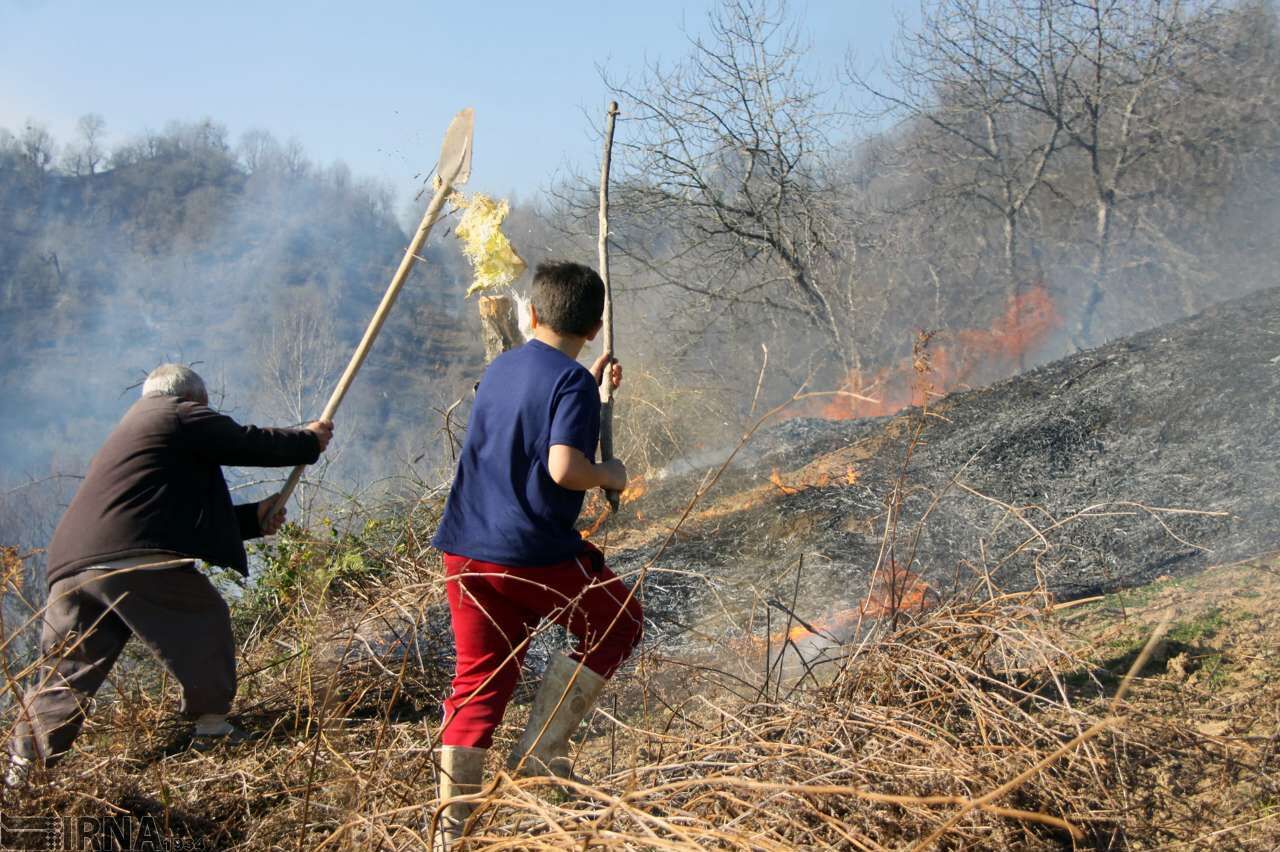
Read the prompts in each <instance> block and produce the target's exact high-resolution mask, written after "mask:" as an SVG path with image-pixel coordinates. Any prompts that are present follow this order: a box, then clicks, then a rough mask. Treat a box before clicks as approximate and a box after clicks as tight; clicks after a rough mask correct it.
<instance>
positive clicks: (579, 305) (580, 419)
mask: <svg viewBox="0 0 1280 852" xmlns="http://www.w3.org/2000/svg"><path fill="white" fill-rule="evenodd" d="M530 302H531V303H530V307H529V316H530V324H531V325H532V327H533V337H532V339H531V340H529V342H528V343H526V344H524V345H523V346H521V347H518V348H516V349H513V350H511V351H509V352H505V353H503V354H502V355H500V356H498V357H497V358H495V359H494V361H493V363H492V364H490V365H489V368H488V369H487V370H486V371H485V374H484V377H483V378H482V379H481V381H480V385H479V387H478V389H477V391H476V398H475V404H474V406H473V407H472V409H471V418H470V420H469V422H468V424H467V437H466V441H465V443H464V445H463V448H462V455H461V457H460V458H459V459H458V470H457V475H456V477H455V479H454V482H453V488H452V490H451V491H450V493H449V499H448V502H447V503H446V505H445V511H444V517H443V518H442V519H441V522H440V529H439V531H438V532H437V533H436V537H435V539H434V540H433V541H432V544H433V545H434V546H435V547H436V548H437V549H439V550H441V551H443V553H444V566H445V576H446V581H445V583H446V590H447V592H448V598H449V611H450V614H451V616H452V620H453V634H454V641H455V643H456V646H457V668H456V671H455V675H454V679H453V690H452V694H451V695H450V697H449V698H448V700H446V701H445V704H444V721H443V730H442V734H441V743H442V748H441V756H440V768H441V780H440V798H441V800H445V799H449V798H452V797H453V796H458V795H465V794H468V793H474V792H476V791H477V790H479V788H480V781H481V774H482V770H483V767H484V757H485V752H486V750H487V749H488V748H489V747H490V745H492V742H493V732H494V729H495V728H497V726H498V724H499V722H501V721H502V715H503V712H504V710H505V709H506V706H507V702H508V701H510V699H511V694H512V692H513V691H514V690H515V686H516V681H517V679H518V677H519V673H520V664H521V661H522V660H523V659H524V655H525V651H526V649H527V647H528V640H529V638H530V637H531V636H532V634H533V632H534V631H535V630H536V628H537V626H538V623H539V622H540V621H541V620H542V619H543V618H546V619H549V620H551V621H554V622H555V623H557V624H560V625H562V626H564V627H565V628H566V629H567V630H568V631H569V632H571V633H572V634H573V635H574V636H575V637H577V640H578V650H577V651H575V652H574V653H573V654H572V655H569V656H563V655H557V656H556V657H555V658H554V659H552V661H551V663H550V664H549V665H548V666H547V670H546V673H545V674H544V675H543V680H542V685H541V687H540V689H539V691H538V694H537V696H536V697H535V698H534V702H533V707H532V710H531V712H530V717H529V724H528V727H527V729H526V730H525V732H524V735H523V736H521V738H520V740H519V743H518V744H517V745H516V747H515V749H514V750H513V752H512V753H511V756H510V759H509V760H508V762H507V765H508V767H509V768H510V769H511V770H513V771H514V772H516V773H519V774H526V775H535V774H536V775H545V774H554V775H557V776H560V777H569V774H570V773H569V769H570V760H569V757H568V752H569V737H570V736H571V735H572V734H573V732H574V731H575V730H576V729H577V727H578V724H579V723H580V722H581V721H582V720H583V718H584V717H585V716H586V715H587V713H588V712H589V711H590V709H591V707H592V705H593V704H594V703H595V701H596V699H597V697H598V696H599V695H600V691H601V690H602V689H603V688H604V684H605V682H606V680H607V679H608V678H609V677H610V676H611V675H612V674H613V673H614V671H616V670H617V668H618V667H619V666H620V665H621V664H622V663H623V661H624V660H626V658H627V656H628V655H629V654H630V653H631V651H632V649H633V648H634V647H635V646H636V644H637V643H638V642H639V640H640V634H641V626H642V613H641V608H640V604H639V602H638V601H637V600H636V599H635V597H633V596H630V593H629V590H628V589H627V587H626V586H625V585H623V583H622V581H621V580H620V579H618V577H617V576H616V575H614V574H613V572H611V571H610V570H609V569H608V568H607V567H605V564H604V558H603V555H602V554H601V553H600V551H599V550H598V549H596V548H595V547H594V546H593V545H591V544H590V543H588V542H587V541H585V540H583V539H582V537H581V536H579V534H578V532H577V531H576V530H575V529H574V526H573V525H574V522H575V521H576V520H577V517H578V513H579V512H580V511H581V510H582V502H583V497H584V496H585V492H586V491H588V490H589V489H592V488H605V489H613V490H619V491H620V490H622V489H623V488H624V487H625V486H626V483H627V471H626V468H625V467H624V466H623V464H622V462H620V461H618V460H616V459H614V460H611V461H607V462H602V463H599V464H597V463H595V462H594V461H593V459H594V458H595V453H596V443H597V442H598V440H599V433H600V389H599V385H600V383H601V381H602V378H603V375H604V370H605V367H606V363H605V357H604V356H603V355H602V356H601V357H600V358H598V359H597V360H596V362H595V364H594V365H593V366H592V368H591V370H590V371H588V370H587V369H586V368H585V367H583V366H582V365H581V364H579V363H578V361H577V357H578V354H579V353H580V352H581V351H582V348H583V346H585V345H586V343H587V341H589V340H592V339H594V338H595V336H596V334H597V332H599V330H600V327H601V321H600V318H601V314H602V313H603V310H604V283H603V282H602V281H601V280H600V276H599V275H597V274H596V273H595V272H594V271H593V270H591V269H590V268H588V267H586V266H582V265H581V264H577V263H544V264H542V265H540V266H539V267H538V268H537V270H536V271H535V273H534V279H533V288H532V293H531V300H530ZM609 366H610V367H611V369H610V371H609V372H610V375H609V380H610V381H612V382H613V385H614V387H617V386H618V385H619V384H620V383H621V381H622V369H621V367H620V366H619V365H618V364H616V363H614V364H612V365H609ZM472 807H473V805H471V804H469V803H461V802H460V803H455V804H453V805H448V806H446V809H445V812H444V814H443V821H442V826H441V834H442V835H443V836H444V838H446V842H447V839H451V838H452V837H456V836H458V834H460V832H461V829H462V825H463V823H464V822H465V821H466V817H467V815H468V814H469V813H470V811H471V808H472Z"/></svg>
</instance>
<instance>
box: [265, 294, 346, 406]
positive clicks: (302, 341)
mask: <svg viewBox="0 0 1280 852" xmlns="http://www.w3.org/2000/svg"><path fill="white" fill-rule="evenodd" d="M257 354H258V361H259V366H260V369H261V379H260V385H259V387H260V394H261V396H262V398H263V407H264V408H265V409H266V410H268V411H270V412H272V413H273V417H278V416H279V414H283V415H284V416H285V418H286V419H287V420H289V421H290V422H292V423H296V424H301V423H303V422H305V421H307V420H310V419H311V418H313V417H316V416H317V415H318V414H319V412H320V410H321V409H322V408H323V407H324V402H325V399H326V398H327V394H328V393H329V391H330V390H331V389H332V388H331V385H332V384H333V382H334V380H335V379H337V376H338V368H339V367H340V366H341V364H340V363H339V362H340V360H341V358H342V353H341V352H340V351H339V346H338V341H337V336H336V334H335V333H334V328H333V321H332V320H331V319H330V318H329V316H328V314H327V313H326V312H325V311H324V309H323V308H322V307H321V306H319V305H314V304H302V305H297V306H293V307H292V308H291V309H290V310H289V311H288V313H286V314H284V315H282V316H280V317H279V318H278V319H276V320H275V321H274V322H273V323H272V325H271V329H270V331H269V332H268V334H267V335H266V336H265V337H262V338H260V339H259V342H258V353H257Z"/></svg>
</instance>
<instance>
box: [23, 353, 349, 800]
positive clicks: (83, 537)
mask: <svg viewBox="0 0 1280 852" xmlns="http://www.w3.org/2000/svg"><path fill="white" fill-rule="evenodd" d="M332 435H333V424H332V423H329V422H321V421H317V422H315V423H309V424H307V426H306V427H305V428H302V429H260V428H258V427H256V426H241V425H240V424H238V423H236V422H235V421H234V420H232V419H231V418H230V417H227V416H226V415H224V414H219V413H218V412H216V411H214V410H213V409H211V408H210V407H209V396H208V393H207V391H206V390H205V386H204V381H203V380H202V379H201V378H200V377H199V376H198V375H196V373H195V372H194V371H192V370H190V369H188V368H186V367H183V366H180V365H177V364H164V365H162V366H160V367H157V368H156V369H155V370H153V371H152V372H151V374H150V375H149V376H148V377H147V380H146V382H145V383H144V384H143V386H142V399H140V400H138V402H137V403H135V404H134V406H133V407H132V408H130V409H129V411H128V412H127V413H126V414H125V416H124V419H122V420H121V421H120V423H119V424H118V425H117V426H116V428H115V430H114V431H112V433H111V434H110V435H109V436H108V437H107V441H106V443H105V444H103V446H102V449H100V450H99V451H98V453H97V455H96V456H94V458H93V461H92V462H91V463H90V465H89V472H88V474H87V475H86V476H85V479H84V482H83V484H81V486H80V489H79V491H77V492H76V495H75V498H74V499H73V500H72V501H71V505H70V507H69V508H68V509H67V512H66V514H65V515H63V517H62V520H61V521H60V522H59V523H58V527H57V529H56V530H55V531H54V534H53V540H52V542H51V543H50V544H49V552H48V578H49V603H48V605H47V606H46V608H45V614H44V629H43V633H42V635H41V640H40V645H41V653H42V654H43V656H44V661H43V666H42V667H41V669H40V671H39V673H38V675H37V678H36V682H35V684H34V685H33V686H32V688H31V690H30V691H29V692H28V694H27V696H26V698H25V700H24V702H23V703H24V708H23V709H24V711H25V712H24V713H23V714H22V717H21V718H20V720H19V723H18V727H17V730H16V732H15V739H14V743H13V748H12V754H11V759H12V763H11V765H10V771H9V773H8V775H7V777H6V780H8V781H9V782H11V783H13V782H15V781H17V780H21V778H23V777H24V776H25V773H26V769H27V767H29V766H30V765H31V763H32V762H33V761H40V762H43V763H45V764H46V765H47V764H50V763H52V762H53V761H55V760H57V759H58V758H59V757H60V756H61V755H62V754H64V753H65V752H66V751H67V750H68V749H69V748H70V747H71V744H72V742H74V740H75V739H76V737H77V736H78V735H79V733H80V729H81V727H82V726H83V725H84V720H85V715H86V713H87V712H88V705H89V702H90V700H91V699H92V697H93V695H94V693H95V692H97V691H98V688H99V687H100V686H102V682H103V680H104V679H105V678H106V676H107V673H108V672H109V671H110V669H111V666H112V664H113V663H114V662H115V661H116V658H117V657H118V656H119V655H120V652H121V650H123V649H124V646H125V643H126V642H128V641H129V637H130V636H137V637H138V638H139V639H141V640H142V641H143V642H144V643H146V645H147V646H148V647H149V648H150V649H151V650H152V652H154V653H155V654H156V656H158V657H159V658H160V660H161V661H162V662H163V663H164V664H165V666H167V667H168V669H169V671H171V672H172V673H173V676H174V677H175V678H176V679H177V681H178V683H179V684H181V686H182V696H183V697H182V709H183V711H184V712H185V713H186V714H187V716H188V717H189V718H193V719H194V720H195V736H194V740H193V745H195V746H196V747H198V748H200V747H209V746H212V745H215V744H217V743H222V742H234V741H239V740H241V739H244V738H245V736H246V735H245V734H243V732H241V731H239V730H238V729H236V728H235V727H234V726H233V725H231V724H230V723H228V722H227V712H228V711H229V710H230V709H231V700H232V698H233V697H234V695H235V691H236V671H235V647H234V644H233V639H232V635H231V619H230V613H229V611H228V609H227V605H226V603H225V602H224V601H223V600H222V597H221V596H220V595H219V594H218V592H217V590H216V589H214V587H213V584H211V583H210V582H209V580H208V579H206V578H205V576H204V575H203V574H201V573H200V572H199V571H198V570H196V560H197V559H201V560H204V561H205V562H208V563H210V564H213V565H221V566H225V567H229V568H234V569H235V570H236V571H238V572H240V573H241V574H242V575H247V574H248V563H247V560H246V557H245V551H244V544H243V541H244V540H245V539H250V538H255V537H257V536H260V535H270V534H271V533H273V532H275V531H276V530H277V529H278V528H279V527H280V525H281V524H282V523H283V522H284V510H283V509H281V510H279V511H278V512H274V513H272V512H271V507H272V504H273V502H274V498H268V499H266V500H263V501H262V502H260V503H248V504H244V505H240V506H233V505H232V504H231V495H230V494H229V492H228V491H227V484H226V482H225V481H224V480H223V478H222V470H221V465H246V466H255V467H282V466H289V465H296V464H310V463H312V462H314V461H315V460H316V459H318V458H319V457H320V453H321V452H323V451H324V449H325V447H326V446H327V445H328V443H329V439H330V437H332Z"/></svg>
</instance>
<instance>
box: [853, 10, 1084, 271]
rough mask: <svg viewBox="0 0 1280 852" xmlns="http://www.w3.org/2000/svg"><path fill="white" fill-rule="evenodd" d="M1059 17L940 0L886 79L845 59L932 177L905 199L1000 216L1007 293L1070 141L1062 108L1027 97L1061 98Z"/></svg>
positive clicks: (902, 45) (903, 39)
mask: <svg viewBox="0 0 1280 852" xmlns="http://www.w3.org/2000/svg"><path fill="white" fill-rule="evenodd" d="M1054 15H1055V10H1054V7H1053V4H1051V3H1010V2H1006V0H940V2H936V3H934V4H931V5H930V6H927V7H926V8H925V9H924V10H923V14H922V19H921V20H920V21H919V22H918V24H916V26H915V28H914V29H913V30H910V31H904V32H903V33H902V34H901V35H900V37H899V42H898V47H897V50H896V51H895V53H894V55H893V58H892V61H891V64H890V67H889V69H888V74H887V76H888V83H889V85H888V86H881V85H878V84H876V83H874V82H872V81H871V80H869V79H868V78H867V77H866V76H864V75H862V74H860V73H858V72H856V71H854V70H853V67H852V63H849V69H850V78H851V81H852V83H853V85H855V86H856V87H857V88H859V89H861V90H863V91H865V92H867V93H869V94H871V95H872V96H873V97H874V101H873V103H878V104H880V105H882V108H883V110H884V112H887V113H888V114H889V115H890V116H893V117H896V118H898V119H899V120H901V121H903V122H904V129H903V132H902V141H901V143H900V144H899V145H898V146H897V147H898V148H899V149H900V150H899V151H898V152H897V153H898V156H904V157H906V158H907V163H908V164H909V166H910V168H911V169H912V170H913V171H914V172H915V173H916V174H918V175H922V176H925V178H926V179H925V180H924V181H923V184H924V192H923V195H924V197H923V198H920V197H919V193H917V194H916V197H914V198H909V200H908V202H909V204H921V203H923V204H925V205H926V206H928V207H933V208H938V207H945V206H948V205H949V204H950V203H951V202H953V201H955V200H961V201H963V202H972V203H973V204H975V205H976V206H978V207H980V208H985V209H986V210H988V211H990V212H991V213H994V214H995V215H997V216H998V217H999V222H1000V228H1001V236H1002V241H1001V260H1002V265H1003V274H1004V278H1005V285H1006V288H1007V291H1008V293H1007V294H1008V295H1009V296H1012V295H1013V294H1014V292H1015V291H1016V289H1017V288H1018V287H1019V286H1020V285H1021V284H1023V283H1025V280H1024V279H1025V277H1026V273H1025V271H1024V270H1023V269H1022V265H1023V263H1024V259H1025V258H1024V251H1023V247H1022V245H1021V239H1020V237H1021V231H1022V227H1023V220H1024V218H1025V216H1026V213H1027V210H1028V206H1029V205H1030V204H1032V203H1033V201H1034V198H1035V195H1036V193H1037V191H1038V190H1039V189H1040V188H1041V187H1042V186H1043V185H1044V183H1045V182H1046V180H1047V179H1048V177H1049V171H1048V170H1049V167H1050V164H1051V162H1052V160H1053V158H1054V157H1055V155H1056V154H1057V153H1058V150H1059V147H1060V146H1061V144H1062V143H1063V141H1064V134H1063V124H1062V122H1061V121H1060V120H1059V119H1058V118H1057V115H1056V113H1061V111H1062V110H1061V108H1060V106H1059V109H1058V110H1056V113H1055V115H1050V116H1046V115H1043V114H1041V113H1038V112H1035V111H1032V110H1028V109H1026V108H1025V107H1024V106H1023V104H1022V99H1023V98H1024V97H1025V95H1026V92H1028V91H1036V92H1039V93H1040V97H1042V98H1043V99H1044V100H1045V101H1046V102H1050V103H1056V104H1060V101H1061V99H1062V97H1063V91H1064V83H1065V81H1066V80H1067V79H1068V78H1069V77H1070V75H1071V73H1072V70H1073V57H1072V56H1071V55H1070V54H1067V53H1064V52H1063V51H1062V50H1061V49H1060V46H1059V45H1058V43H1057V40H1058V35H1057V28H1056V26H1055V23H1054ZM875 117H876V118H883V117H884V113H883V112H882V113H881V114H878V115H876V116H875Z"/></svg>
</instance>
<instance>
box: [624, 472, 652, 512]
mask: <svg viewBox="0 0 1280 852" xmlns="http://www.w3.org/2000/svg"><path fill="white" fill-rule="evenodd" d="M648 491H649V485H648V483H646V482H645V481H644V477H643V476H637V477H636V478H635V479H633V480H631V481H630V482H628V483H627V487H626V488H625V489H624V490H623V492H622V494H621V496H620V497H619V498H618V499H619V500H620V501H621V503H622V505H623V506H625V505H627V504H628V503H631V502H634V501H635V500H639V499H640V498H641V497H643V496H644V495H645V494H646V493H648Z"/></svg>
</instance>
